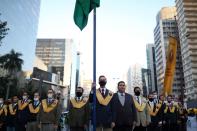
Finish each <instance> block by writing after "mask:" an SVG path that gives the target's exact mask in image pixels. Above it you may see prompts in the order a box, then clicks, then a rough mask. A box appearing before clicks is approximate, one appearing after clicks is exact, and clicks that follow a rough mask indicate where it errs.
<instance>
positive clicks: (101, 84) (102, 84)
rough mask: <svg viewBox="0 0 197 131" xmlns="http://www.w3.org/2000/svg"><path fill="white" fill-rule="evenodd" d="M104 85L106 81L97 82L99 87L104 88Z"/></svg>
mask: <svg viewBox="0 0 197 131" xmlns="http://www.w3.org/2000/svg"><path fill="white" fill-rule="evenodd" d="M106 83H107V82H106V81H99V85H100V86H105V85H106Z"/></svg>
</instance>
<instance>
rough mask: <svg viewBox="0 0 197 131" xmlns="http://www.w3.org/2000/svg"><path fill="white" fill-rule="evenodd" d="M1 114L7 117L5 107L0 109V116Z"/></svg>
mask: <svg viewBox="0 0 197 131" xmlns="http://www.w3.org/2000/svg"><path fill="white" fill-rule="evenodd" d="M3 112H4V113H5V116H7V113H8V110H7V106H6V105H3V107H2V108H1V109H0V116H1V115H2V114H3Z"/></svg>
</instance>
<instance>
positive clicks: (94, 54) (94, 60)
mask: <svg viewBox="0 0 197 131" xmlns="http://www.w3.org/2000/svg"><path fill="white" fill-rule="evenodd" d="M93 82H94V85H95V86H94V88H93V131H96V7H94V10H93Z"/></svg>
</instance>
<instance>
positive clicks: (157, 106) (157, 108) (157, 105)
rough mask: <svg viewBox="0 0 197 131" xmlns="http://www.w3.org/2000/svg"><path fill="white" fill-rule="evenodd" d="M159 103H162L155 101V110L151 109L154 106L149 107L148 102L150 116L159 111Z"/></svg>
mask: <svg viewBox="0 0 197 131" xmlns="http://www.w3.org/2000/svg"><path fill="white" fill-rule="evenodd" d="M161 105H162V103H161V102H159V103H157V104H156V109H155V111H153V109H154V107H151V105H150V104H148V109H149V114H150V115H151V116H156V115H157V113H158V111H159V110H160V108H161Z"/></svg>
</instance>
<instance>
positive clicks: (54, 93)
mask: <svg viewBox="0 0 197 131" xmlns="http://www.w3.org/2000/svg"><path fill="white" fill-rule="evenodd" d="M49 90H51V91H52V92H53V94H55V92H54V90H53V89H52V88H49V89H48V90H47V92H48V91H49Z"/></svg>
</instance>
